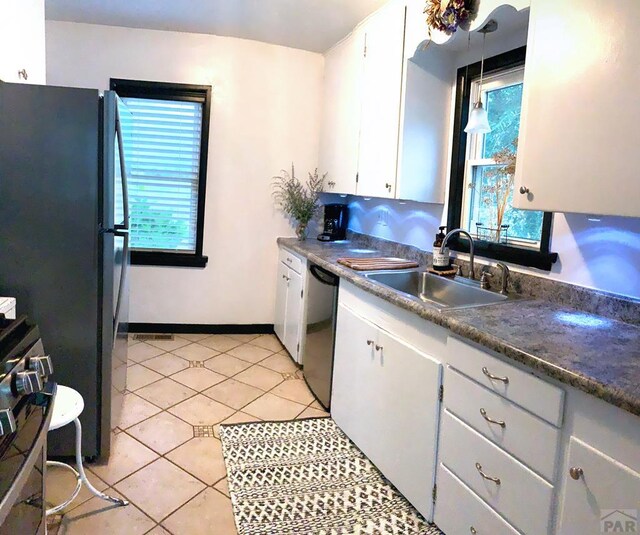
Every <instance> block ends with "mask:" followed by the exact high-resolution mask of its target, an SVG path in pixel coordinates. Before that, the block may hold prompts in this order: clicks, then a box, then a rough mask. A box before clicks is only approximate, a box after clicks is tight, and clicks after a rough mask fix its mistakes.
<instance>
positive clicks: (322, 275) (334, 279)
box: [309, 264, 340, 286]
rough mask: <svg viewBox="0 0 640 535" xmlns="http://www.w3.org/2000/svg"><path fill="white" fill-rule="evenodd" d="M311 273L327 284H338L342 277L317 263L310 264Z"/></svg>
mask: <svg viewBox="0 0 640 535" xmlns="http://www.w3.org/2000/svg"><path fill="white" fill-rule="evenodd" d="M309 273H311V274H312V275H313V276H314V278H316V279H317V280H319V281H320V282H321V283H322V284H326V285H327V286H338V283H339V281H340V277H338V276H337V275H334V274H333V273H330V272H329V271H327V270H326V269H323V268H321V267H320V266H317V265H316V264H311V265H309Z"/></svg>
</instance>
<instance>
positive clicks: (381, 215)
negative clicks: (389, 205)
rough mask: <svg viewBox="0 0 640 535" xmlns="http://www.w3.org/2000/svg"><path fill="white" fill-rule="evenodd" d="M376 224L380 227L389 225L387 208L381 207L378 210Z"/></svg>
mask: <svg viewBox="0 0 640 535" xmlns="http://www.w3.org/2000/svg"><path fill="white" fill-rule="evenodd" d="M378 225H380V226H381V227H387V226H389V210H387V209H386V208H381V209H380V211H379V212H378Z"/></svg>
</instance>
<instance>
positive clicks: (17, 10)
mask: <svg viewBox="0 0 640 535" xmlns="http://www.w3.org/2000/svg"><path fill="white" fill-rule="evenodd" d="M44 35H45V33H44V0H3V1H2V2H0V80H3V81H5V82H22V83H29V84H44V83H45V72H46V68H45V36H44ZM23 70H24V72H25V73H26V76H27V78H26V79H25V78H24V76H20V75H19V74H18V71H23Z"/></svg>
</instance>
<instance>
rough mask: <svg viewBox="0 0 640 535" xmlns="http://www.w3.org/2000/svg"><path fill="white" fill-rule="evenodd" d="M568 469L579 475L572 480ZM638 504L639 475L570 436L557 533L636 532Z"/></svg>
mask: <svg viewBox="0 0 640 535" xmlns="http://www.w3.org/2000/svg"><path fill="white" fill-rule="evenodd" d="M570 468H580V469H582V475H581V476H580V477H579V478H578V479H577V480H576V479H573V478H572V477H571V476H570V475H569V469H570ZM639 504H640V474H638V473H637V472H634V471H633V470H631V469H630V468H628V467H626V466H625V465H623V464H620V463H618V462H616V461H615V460H614V459H612V458H610V457H607V456H606V455H604V454H603V453H601V452H600V451H598V450H596V449H594V448H592V447H591V446H589V445H587V444H585V443H584V442H582V441H580V440H578V439H577V438H575V437H571V440H570V445H569V462H568V466H567V473H566V475H565V482H564V494H563V496H562V513H561V518H560V529H559V530H558V533H562V535H584V534H585V533H636V532H637V531H638V530H639V529H640V519H638V513H639V511H638V507H639ZM632 528H633V529H632Z"/></svg>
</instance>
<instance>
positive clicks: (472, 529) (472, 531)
mask: <svg viewBox="0 0 640 535" xmlns="http://www.w3.org/2000/svg"><path fill="white" fill-rule="evenodd" d="M469 531H470V532H471V533H473V535H476V534H477V533H478V532H477V531H476V528H474V527H473V526H471V527H470V528H469Z"/></svg>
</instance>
